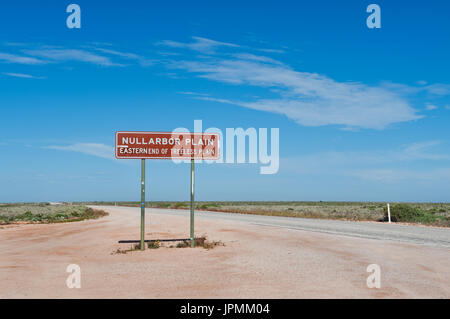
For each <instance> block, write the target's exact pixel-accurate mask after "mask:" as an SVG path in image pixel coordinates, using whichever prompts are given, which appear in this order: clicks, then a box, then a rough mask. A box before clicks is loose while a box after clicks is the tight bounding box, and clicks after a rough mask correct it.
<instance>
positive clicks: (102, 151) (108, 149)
mask: <svg viewBox="0 0 450 319" xmlns="http://www.w3.org/2000/svg"><path fill="white" fill-rule="evenodd" d="M45 148H47V149H53V150H59V151H72V152H79V153H83V154H88V155H93V156H97V157H101V158H106V159H115V157H114V147H112V146H109V145H105V144H100V143H75V144H71V145H66V146H59V145H50V146H47V147H45Z"/></svg>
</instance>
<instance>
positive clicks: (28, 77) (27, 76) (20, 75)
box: [3, 72, 45, 79]
mask: <svg viewBox="0 0 450 319" xmlns="http://www.w3.org/2000/svg"><path fill="white" fill-rule="evenodd" d="M3 74H4V75H8V76H12V77H16V78H24V79H45V77H42V76H34V75H30V74H24V73H9V72H4V73H3Z"/></svg>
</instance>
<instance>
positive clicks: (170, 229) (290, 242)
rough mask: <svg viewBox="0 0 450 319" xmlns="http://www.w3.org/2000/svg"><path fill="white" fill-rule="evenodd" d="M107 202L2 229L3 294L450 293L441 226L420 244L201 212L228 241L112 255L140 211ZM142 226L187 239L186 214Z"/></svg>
mask: <svg viewBox="0 0 450 319" xmlns="http://www.w3.org/2000/svg"><path fill="white" fill-rule="evenodd" d="M103 209H104V210H106V211H108V212H109V213H110V215H109V216H107V217H104V218H101V219H98V220H88V221H82V222H75V223H64V224H48V225H11V226H3V227H1V229H0V298H419V297H420V298H422V297H423V298H450V288H449V287H450V273H449V272H450V249H449V248H448V247H447V246H446V238H447V237H446V236H447V235H446V234H448V232H445V231H444V232H443V233H442V232H439V234H438V235H437V239H436V240H432V242H431V243H429V242H425V243H423V242H421V241H426V238H428V237H429V236H428V235H426V234H425V235H423V232H422V231H421V230H420V231H419V233H421V234H422V235H423V238H422V239H420V240H419V241H418V242H417V243H416V241H414V240H411V241H410V242H408V240H406V241H405V240H402V238H400V240H401V241H396V240H395V234H393V233H389V236H388V237H389V238H388V239H389V240H382V239H381V238H378V237H377V239H373V238H371V237H370V238H363V237H364V236H362V235H361V236H358V235H354V236H352V235H351V234H350V235H349V234H348V233H345V232H344V233H343V235H342V234H336V233H330V232H329V231H320V230H318V231H319V232H317V231H309V230H305V229H306V226H299V225H297V226H295V225H291V224H290V223H289V220H288V219H281V220H280V221H278V222H279V223H285V224H286V223H287V225H284V226H283V225H281V226H280V225H278V226H276V225H275V226H274V225H272V224H270V223H268V224H267V223H266V224H265V225H261V222H260V219H259V218H258V217H259V216H256V217H253V216H245V217H242V216H241V215H236V216H235V217H233V218H234V219H233V218H228V217H222V218H221V217H220V215H222V214H220V215H214V216H213V217H211V214H216V213H211V214H209V215H208V213H199V214H198V215H197V218H196V235H206V236H207V237H208V238H209V239H211V240H220V241H222V242H223V243H224V244H225V246H223V247H222V246H220V247H216V248H214V249H212V250H205V249H203V248H195V249H190V248H159V249H148V250H146V251H144V252H141V251H134V252H129V253H127V254H114V252H115V251H116V250H117V249H118V248H122V249H126V248H129V246H130V245H129V244H128V245H127V244H118V243H117V241H118V240H120V239H138V237H139V209H138V208H125V207H103ZM224 215H226V216H230V215H231V214H224ZM239 218H240V219H239ZM266 221H267V220H266ZM319 222H320V221H319ZM324 222H325V223H323V224H322V225H326V222H327V221H324ZM258 224H259V225H258ZM262 224H264V223H262ZM358 224H360V225H363V224H364V225H363V226H358ZM366 224H368V223H353V225H354V226H353V227H354V228H355V227H356V228H355V229H364V227H366V226H367V225H366ZM291 226H292V227H291ZM392 226H396V227H397V225H392ZM323 227H325V228H326V227H328V226H323ZM370 227H372V226H370ZM383 227H384V225H383ZM146 228H147V235H146V236H147V238H148V239H155V238H180V237H188V231H189V219H188V217H187V214H186V212H182V211H177V212H174V211H165V210H157V209H148V210H147V225H146ZM418 228H419V227H418ZM374 231H375V230H374ZM428 231H429V229H427V230H426V232H428ZM359 232H360V233H361V232H362V231H361V230H359ZM406 232H407V233H409V234H411V232H412V234H415V233H416V231H415V230H410V229H409V228H408V229H407V231H406ZM356 233H357V231H356ZM362 233H363V234H364V233H365V232H362ZM431 233H434V232H433V231H432V232H431ZM377 234H378V235H379V236H382V235H380V234H382V233H377ZM344 235H345V236H344ZM378 235H377V236H378ZM399 236H400V237H402V236H401V235H399ZM408 236H413V235H408ZM408 236H407V237H408ZM418 236H419V235H418ZM430 236H431V235H430ZM424 238H425V239H424ZM69 264H78V265H79V266H80V267H81V285H82V287H81V288H80V289H69V288H67V286H66V278H67V276H68V275H69V274H68V273H66V267H67V265H69ZM369 264H378V265H379V266H380V267H381V288H380V289H376V288H373V289H369V288H368V287H367V285H366V279H367V277H368V276H369V273H367V272H366V268H367V266H368V265H369Z"/></svg>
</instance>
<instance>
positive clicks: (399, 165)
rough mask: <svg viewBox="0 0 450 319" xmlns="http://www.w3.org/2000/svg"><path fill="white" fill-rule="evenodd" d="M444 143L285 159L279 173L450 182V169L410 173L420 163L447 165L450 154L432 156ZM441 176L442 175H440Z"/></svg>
mask: <svg viewBox="0 0 450 319" xmlns="http://www.w3.org/2000/svg"><path fill="white" fill-rule="evenodd" d="M441 144H442V142H441V141H426V142H417V143H413V144H409V145H406V146H403V147H401V148H400V149H394V150H378V151H375V150H370V151H347V152H334V151H333V152H319V153H313V154H309V155H304V156H298V157H291V158H285V159H282V160H281V162H280V169H281V170H282V171H286V172H295V173H298V174H313V175H327V176H330V175H331V176H350V177H358V178H362V179H367V180H373V181H383V182H397V181H402V180H407V179H408V180H412V181H413V180H415V179H416V180H427V179H429V180H431V179H433V178H435V179H447V180H449V179H450V168H448V167H443V168H433V169H428V168H427V167H428V166H427V165H425V166H423V167H424V168H423V169H418V168H417V167H415V168H414V169H407V168H406V167H408V165H410V164H412V163H417V161H433V162H435V163H438V162H441V163H443V164H444V165H447V164H448V161H449V160H450V154H448V153H442V152H438V153H436V152H432V151H430V149H432V148H436V147H437V146H439V145H441ZM440 174H441V175H440Z"/></svg>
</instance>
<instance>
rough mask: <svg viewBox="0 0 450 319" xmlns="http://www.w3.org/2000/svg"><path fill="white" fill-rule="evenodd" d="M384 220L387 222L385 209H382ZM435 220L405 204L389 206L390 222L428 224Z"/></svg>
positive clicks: (429, 215) (420, 210)
mask: <svg viewBox="0 0 450 319" xmlns="http://www.w3.org/2000/svg"><path fill="white" fill-rule="evenodd" d="M383 209H384V220H385V221H387V220H388V212H387V207H384V208H383ZM435 219H436V218H435V216H433V215H432V214H429V213H426V212H424V211H423V210H422V209H420V208H419V207H415V206H411V205H407V204H394V205H391V220H392V221H393V222H422V223H428V222H432V221H434V220H435Z"/></svg>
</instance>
